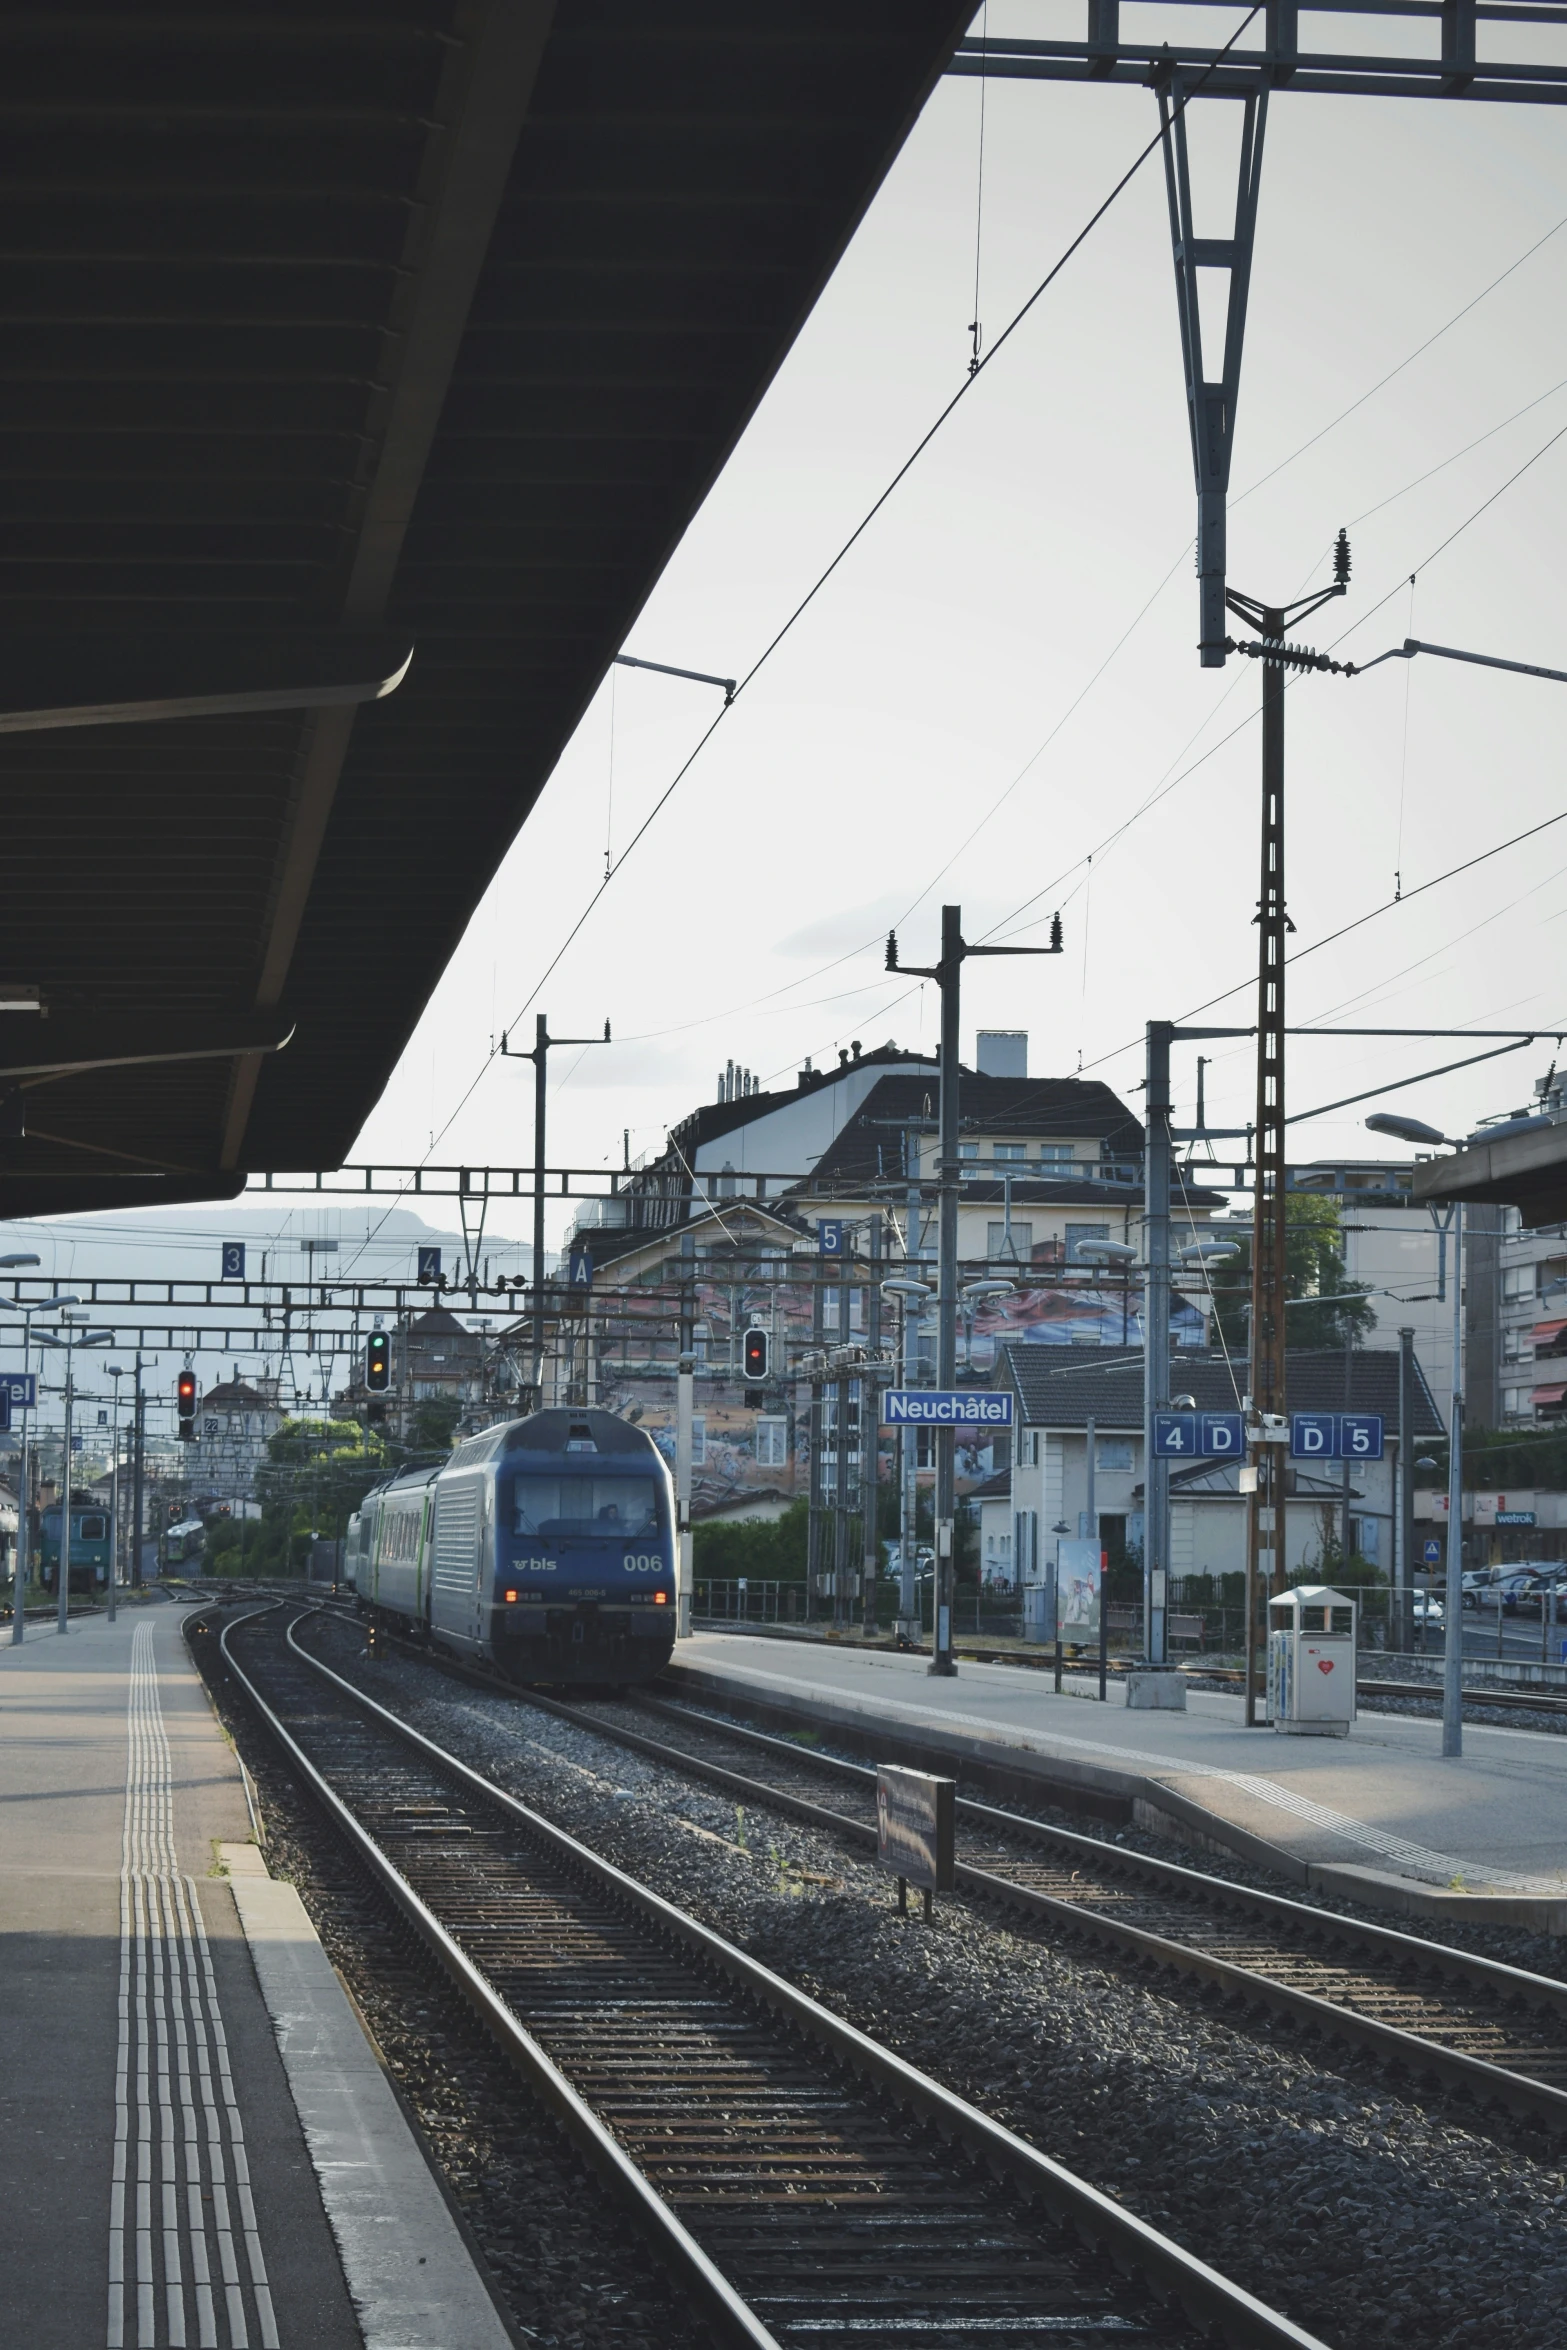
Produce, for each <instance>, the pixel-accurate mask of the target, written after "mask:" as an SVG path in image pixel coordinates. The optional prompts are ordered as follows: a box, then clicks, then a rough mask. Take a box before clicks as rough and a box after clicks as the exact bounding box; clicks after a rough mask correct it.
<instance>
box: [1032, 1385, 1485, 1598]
mask: <svg viewBox="0 0 1567 2350" xmlns="http://www.w3.org/2000/svg"><path fill="white" fill-rule="evenodd" d="M1398 1373H1399V1357H1398V1350H1397V1348H1396V1347H1357V1348H1355V1349H1353V1350H1352V1351H1350V1352H1349V1353H1348V1354H1346V1352H1345V1350H1344V1349H1343V1348H1339V1347H1333V1348H1326V1349H1322V1350H1317V1349H1301V1350H1296V1351H1291V1353H1290V1354H1289V1355H1288V1356H1287V1357H1286V1362H1285V1378H1286V1391H1287V1395H1288V1400H1289V1408H1290V1409H1291V1410H1292V1411H1299V1412H1343V1411H1353V1412H1370V1413H1376V1414H1378V1415H1380V1417H1381V1419H1382V1421H1383V1423H1384V1432H1385V1447H1386V1449H1385V1453H1384V1457H1383V1459H1382V1460H1380V1461H1366V1462H1357V1463H1355V1464H1354V1465H1353V1467H1352V1470H1351V1472H1350V1474H1349V1476H1348V1478H1347V1479H1346V1477H1345V1475H1344V1474H1343V1472H1342V1471H1341V1470H1339V1469H1338V1467H1337V1466H1336V1465H1324V1466H1322V1467H1320V1468H1308V1467H1306V1466H1304V1465H1302V1464H1300V1463H1298V1462H1290V1463H1289V1464H1288V1466H1287V1469H1286V1475H1285V1503H1284V1523H1283V1526H1282V1527H1281V1529H1280V1534H1281V1549H1282V1552H1283V1557H1284V1562H1285V1565H1286V1568H1287V1569H1288V1570H1290V1571H1291V1572H1295V1571H1303V1570H1307V1569H1315V1568H1317V1567H1319V1566H1320V1564H1321V1561H1322V1556H1323V1552H1324V1550H1325V1549H1326V1548H1328V1547H1329V1546H1330V1545H1333V1544H1336V1543H1337V1542H1339V1541H1341V1540H1342V1531H1343V1518H1344V1515H1345V1513H1346V1505H1347V1514H1348V1518H1349V1543H1350V1548H1351V1551H1352V1552H1354V1553H1357V1554H1358V1555H1359V1556H1360V1557H1362V1558H1364V1559H1366V1560H1367V1561H1368V1562H1369V1563H1371V1564H1373V1565H1375V1566H1378V1567H1380V1568H1381V1570H1382V1571H1383V1573H1387V1572H1388V1571H1389V1570H1390V1569H1391V1566H1392V1564H1393V1558H1394V1541H1395V1526H1396V1519H1395V1510H1396V1508H1397V1491H1398V1485H1397V1466H1398V1460H1399V1454H1400V1449H1401V1445H1400V1436H1401V1432H1400V1429H1399V1423H1398V1386H1399V1378H1398ZM1176 1376H1177V1374H1175V1373H1173V1372H1172V1385H1174V1384H1175V1380H1176ZM1178 1379H1179V1387H1180V1391H1181V1392H1183V1393H1187V1394H1190V1395H1192V1396H1193V1397H1194V1398H1195V1402H1196V1408H1197V1410H1198V1411H1204V1412H1233V1411H1235V1410H1236V1409H1238V1407H1239V1402H1240V1396H1241V1393H1242V1392H1243V1391H1244V1386H1245V1366H1244V1364H1243V1363H1234V1364H1232V1363H1231V1362H1230V1361H1228V1360H1227V1359H1226V1358H1225V1356H1224V1355H1223V1354H1221V1353H1217V1352H1207V1351H1203V1352H1197V1351H1195V1350H1194V1351H1192V1352H1189V1353H1183V1354H1182V1356H1181V1358H1180V1364H1179V1372H1178ZM994 1383H995V1384H996V1385H998V1386H1008V1387H1010V1388H1011V1390H1012V1393H1013V1396H1014V1399H1015V1401H1014V1405H1013V1409H1014V1413H1015V1418H1016V1425H1015V1428H1014V1434H1013V1466H1012V1509H1013V1519H1014V1534H1013V1561H1014V1573H1015V1577H1016V1580H1017V1581H1018V1582H1020V1583H1021V1582H1024V1581H1027V1580H1031V1579H1032V1580H1042V1579H1043V1577H1044V1571H1045V1568H1046V1566H1047V1563H1048V1560H1049V1558H1050V1555H1051V1551H1050V1544H1051V1542H1052V1539H1053V1536H1054V1532H1055V1529H1056V1528H1057V1527H1058V1526H1060V1525H1062V1524H1065V1525H1066V1526H1067V1527H1068V1528H1069V1529H1070V1530H1071V1532H1072V1533H1073V1534H1074V1535H1078V1534H1087V1533H1088V1531H1089V1525H1088V1518H1087V1509H1088V1476H1087V1467H1088V1423H1089V1421H1090V1419H1091V1420H1092V1421H1093V1423H1094V1442H1095V1454H1094V1460H1095V1493H1094V1502H1095V1509H1096V1512H1097V1515H1098V1519H1099V1530H1100V1535H1101V1538H1102V1539H1103V1541H1104V1544H1105V1547H1106V1549H1107V1550H1108V1551H1109V1552H1110V1554H1111V1556H1112V1558H1114V1557H1116V1556H1119V1555H1121V1554H1123V1553H1124V1552H1125V1551H1127V1550H1133V1551H1137V1552H1139V1553H1140V1552H1141V1549H1142V1545H1143V1534H1144V1519H1143V1468H1144V1458H1143V1358H1142V1354H1141V1351H1140V1350H1137V1349H1130V1348H1128V1349H1126V1350H1124V1351H1119V1350H1117V1351H1112V1350H1110V1349H1107V1348H1090V1347H1075V1348H1073V1349H1071V1350H1070V1352H1069V1353H1064V1354H1054V1353H1045V1352H1044V1351H1043V1350H1040V1349H1035V1348H1032V1347H1027V1346H1015V1345H1010V1346H1005V1347H1003V1349H1002V1350H1001V1357H1000V1360H999V1362H998V1364H997V1367H996V1375H995V1382H994ZM1442 1432H1443V1424H1442V1417H1441V1414H1440V1413H1439V1411H1438V1410H1437V1407H1436V1403H1435V1400H1434V1399H1433V1397H1432V1395H1431V1391H1430V1388H1429V1387H1428V1386H1427V1384H1426V1381H1425V1379H1424V1377H1423V1375H1422V1373H1421V1370H1420V1366H1419V1362H1418V1358H1417V1360H1416V1364H1415V1426H1414V1432H1413V1433H1414V1441H1415V1443H1416V1444H1417V1445H1419V1444H1425V1443H1429V1442H1430V1441H1431V1440H1432V1439H1434V1438H1440V1437H1441V1435H1442ZM1246 1510H1247V1502H1246V1497H1245V1496H1244V1495H1243V1494H1242V1493H1241V1491H1240V1484H1239V1465H1238V1464H1237V1463H1228V1462H1226V1463H1219V1462H1214V1463H1210V1464H1203V1463H1194V1464H1193V1465H1192V1466H1190V1467H1189V1468H1181V1469H1177V1470H1175V1471H1174V1473H1173V1474H1172V1476H1171V1479H1170V1571H1171V1574H1172V1575H1173V1576H1182V1575H1190V1574H1203V1573H1207V1574H1213V1575H1223V1574H1231V1573H1235V1572H1238V1571H1240V1570H1243V1569H1244V1567H1245V1564H1246Z"/></svg>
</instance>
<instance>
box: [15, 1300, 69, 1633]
mask: <svg viewBox="0 0 1567 2350" xmlns="http://www.w3.org/2000/svg"><path fill="white" fill-rule="evenodd" d="M37 1263H38V1259H37V1258H36V1257H32V1256H12V1257H0V1271H5V1272H16V1271H18V1270H20V1269H21V1268H22V1267H24V1266H27V1265H36V1264H37ZM80 1303H81V1300H80V1299H79V1298H78V1297H76V1296H75V1295H74V1294H72V1295H69V1296H65V1297H48V1298H45V1299H44V1300H43V1301H42V1303H41V1304H39V1305H32V1306H29V1305H17V1306H15V1307H14V1308H13V1309H12V1310H13V1312H15V1313H18V1314H20V1315H21V1316H22V1322H23V1331H22V1378H23V1381H24V1386H23V1390H22V1392H23V1394H24V1396H25V1394H26V1392H27V1390H26V1386H25V1381H26V1379H27V1375H28V1370H29V1367H30V1366H31V1363H32V1359H33V1316H34V1314H57V1313H59V1312H61V1311H62V1310H63V1308H64V1307H66V1306H74V1305H79V1304H80ZM32 1408H33V1407H32V1406H31V1404H28V1403H26V1402H24V1403H23V1405H22V1458H21V1465H20V1477H19V1483H20V1486H21V1491H20V1492H19V1493H18V1495H17V1497H16V1585H15V1589H16V1598H15V1603H14V1605H13V1607H12V1610H11V1645H12V1647H13V1648H15V1647H19V1646H20V1644H21V1642H22V1639H23V1637H24V1636H25V1633H26V1628H27V1627H26V1622H25V1617H24V1611H23V1606H22V1600H23V1595H24V1593H25V1592H26V1589H27V1583H28V1577H29V1575H30V1574H31V1572H32V1557H31V1548H32V1546H31V1543H30V1541H29V1539H28V1538H29V1536H30V1534H31V1532H32V1529H31V1527H30V1525H29V1524H28V1506H29V1497H30V1495H31V1493H32V1482H33V1481H32V1455H33V1448H32V1444H31V1442H30V1436H31V1430H30V1427H29V1423H28V1417H27V1415H28V1413H29V1412H30V1411H31V1410H32Z"/></svg>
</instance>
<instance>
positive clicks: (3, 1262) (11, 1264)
mask: <svg viewBox="0 0 1567 2350" xmlns="http://www.w3.org/2000/svg"><path fill="white" fill-rule="evenodd" d="M42 1262H43V1259H42V1258H41V1257H35V1256H32V1255H30V1254H28V1253H27V1252H26V1251H25V1250H24V1251H21V1252H19V1253H18V1254H17V1255H15V1256H9V1257H0V1271H3V1272H6V1273H20V1272H22V1271H23V1270H24V1269H25V1268H27V1267H30V1266H33V1265H38V1264H42ZM22 1377H23V1381H24V1382H25V1380H26V1377H27V1357H26V1355H25V1354H24V1355H23V1357H22ZM22 1392H23V1394H24V1396H25V1394H26V1392H27V1390H26V1386H25V1384H24V1386H23V1390H22ZM22 1412H23V1420H22V1427H23V1439H22V1448H21V1464H20V1465H21V1469H22V1471H23V1472H24V1473H23V1474H22V1475H21V1476H19V1477H18V1480H17V1509H16V1552H15V1556H14V1557H13V1559H12V1561H11V1641H12V1645H13V1646H14V1645H15V1644H16V1642H17V1641H19V1640H20V1639H21V1637H22V1616H23V1595H24V1593H25V1592H26V1589H27V1576H26V1574H25V1573H24V1571H23V1570H24V1567H25V1564H26V1559H27V1479H26V1475H25V1471H26V1467H27V1440H26V1433H25V1432H26V1427H27V1421H26V1416H25V1415H26V1412H27V1405H26V1404H25V1403H24V1404H23V1405H22Z"/></svg>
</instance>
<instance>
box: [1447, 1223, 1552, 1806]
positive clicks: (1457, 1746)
mask: <svg viewBox="0 0 1567 2350" xmlns="http://www.w3.org/2000/svg"><path fill="white" fill-rule="evenodd" d="M1541 1605H1542V1606H1543V1605H1544V1601H1543V1600H1542V1602H1541ZM1496 1621H1497V1624H1498V1626H1500V1624H1501V1621H1502V1595H1501V1593H1500V1592H1498V1593H1497V1595H1496ZM1442 1623H1443V1633H1442V1752H1443V1754H1444V1756H1448V1757H1451V1758H1453V1759H1454V1760H1456V1759H1457V1758H1458V1757H1459V1756H1460V1755H1461V1754H1462V1753H1463V1751H1464V1204H1463V1201H1462V1200H1459V1201H1458V1202H1456V1204H1455V1205H1454V1208H1453V1400H1452V1404H1451V1406H1450V1409H1449V1413H1448V1423H1447V1597H1446V1600H1445V1602H1444V1604H1443V1608H1442ZM1500 1637H1501V1634H1500V1631H1498V1634H1497V1638H1498V1641H1500Z"/></svg>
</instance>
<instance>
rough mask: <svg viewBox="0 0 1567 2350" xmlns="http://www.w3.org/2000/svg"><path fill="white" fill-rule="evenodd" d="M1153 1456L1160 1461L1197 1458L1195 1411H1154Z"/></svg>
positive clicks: (1192, 1459)
mask: <svg viewBox="0 0 1567 2350" xmlns="http://www.w3.org/2000/svg"><path fill="white" fill-rule="evenodd" d="M1153 1449H1154V1457H1155V1459H1157V1460H1161V1461H1194V1460H1196V1458H1197V1414H1196V1413H1195V1412H1155V1413H1154V1416H1153Z"/></svg>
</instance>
